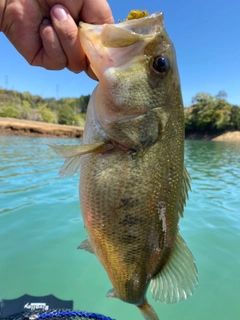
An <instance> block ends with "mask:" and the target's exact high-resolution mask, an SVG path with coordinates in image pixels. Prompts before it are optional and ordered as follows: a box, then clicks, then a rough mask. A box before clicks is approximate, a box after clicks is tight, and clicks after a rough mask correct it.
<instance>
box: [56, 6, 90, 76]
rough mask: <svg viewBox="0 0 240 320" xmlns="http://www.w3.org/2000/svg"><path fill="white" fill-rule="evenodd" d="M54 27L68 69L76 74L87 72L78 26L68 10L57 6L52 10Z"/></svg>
mask: <svg viewBox="0 0 240 320" xmlns="http://www.w3.org/2000/svg"><path fill="white" fill-rule="evenodd" d="M51 20H52V26H53V28H54V30H55V32H56V34H57V36H58V39H59V42H60V44H61V46H62V49H63V51H64V53H65V55H66V57H67V65H66V67H67V68H68V69H69V70H71V71H74V72H80V71H83V70H86V68H87V62H86V56H85V53H84V51H83V49H82V47H81V44H80V39H79V34H78V26H77V25H76V23H75V21H74V20H73V18H72V17H71V15H70V13H69V11H68V10H67V8H65V7H64V6H62V5H59V4H57V5H55V6H53V7H52V9H51Z"/></svg>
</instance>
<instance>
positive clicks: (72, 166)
mask: <svg viewBox="0 0 240 320" xmlns="http://www.w3.org/2000/svg"><path fill="white" fill-rule="evenodd" d="M49 146H50V147H51V148H52V149H53V150H54V151H55V152H56V153H57V154H58V155H59V156H60V157H61V158H65V159H66V160H65V162H64V164H63V166H62V168H61V169H60V171H59V175H60V177H70V176H72V175H73V174H74V173H76V172H77V170H78V169H79V167H80V158H81V156H82V155H83V154H87V153H94V152H105V151H107V150H110V149H112V148H113V146H112V145H111V144H108V143H105V142H99V143H93V144H82V145H79V146H68V145H53V144H49Z"/></svg>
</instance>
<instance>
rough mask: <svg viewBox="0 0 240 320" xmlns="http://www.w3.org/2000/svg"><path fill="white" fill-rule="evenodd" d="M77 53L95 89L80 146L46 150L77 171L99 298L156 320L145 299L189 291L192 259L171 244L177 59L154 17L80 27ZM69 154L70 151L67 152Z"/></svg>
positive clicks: (193, 279) (177, 176) (181, 173)
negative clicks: (103, 286) (98, 273)
mask: <svg viewBox="0 0 240 320" xmlns="http://www.w3.org/2000/svg"><path fill="white" fill-rule="evenodd" d="M80 39H81V44H82V47H83V49H84V51H85V52H86V55H87V57H88V59H89V62H90V66H91V68H92V70H93V71H94V73H95V74H96V76H97V77H98V79H99V84H98V85H97V87H96V88H95V90H94V92H93V94H92V96H91V99H90V102H89V106H88V112H87V119H86V125H85V132H84V139H83V145H82V146H75V147H74V146H72V147H71V146H69V147H66V148H65V147H64V146H53V148H54V149H55V151H56V152H57V153H58V154H59V155H60V156H62V157H65V158H67V160H66V162H65V165H64V166H63V168H62V171H61V173H62V175H69V174H72V173H74V172H75V171H76V170H77V169H78V167H79V165H80V168H81V178H80V203H81V210H82V214H83V219H84V224H85V227H86V229H87V232H88V235H89V238H88V239H87V240H84V241H83V242H82V244H81V245H80V246H79V248H81V249H85V250H88V251H90V252H92V253H94V254H95V255H96V256H97V258H98V259H99V261H100V262H101V264H102V265H103V267H104V268H105V270H106V272H107V274H108V276H109V279H110V281H111V283H112V285H113V289H111V290H110V291H109V292H108V294H107V296H109V297H117V298H119V299H121V300H123V301H125V302H128V303H131V304H134V305H136V306H137V307H138V308H139V309H140V311H141V312H142V314H143V316H144V318H145V319H147V320H157V319H159V318H158V316H157V314H156V313H155V311H154V310H153V308H152V307H151V306H150V305H149V304H148V302H147V299H146V291H147V289H148V287H149V285H150V287H151V292H152V295H153V298H154V299H155V300H156V301H159V302H163V303H175V302H179V301H181V300H184V299H186V298H188V297H189V296H190V295H192V293H193V291H194V289H195V287H196V285H197V269H196V266H195V262H194V258H193V256H192V254H191V252H190V250H189V249H188V248H187V246H186V244H185V242H184V241H183V239H182V238H181V236H180V235H179V228H178V222H179V218H180V217H182V216H183V209H184V206H185V202H186V198H187V194H188V190H189V189H190V179H189V176H188V173H187V171H186V169H185V167H184V113H183V103H182V96H181V89H180V81H179V75H178V69H177V63H176V58H175V51H174V47H173V44H172V42H171V41H170V39H169V37H168V35H167V33H166V31H165V28H164V24H163V15H162V13H155V14H153V15H150V16H147V17H144V18H141V19H137V20H129V21H125V22H122V23H119V24H116V25H101V26H94V25H89V24H85V23H80ZM67 148H70V149H67Z"/></svg>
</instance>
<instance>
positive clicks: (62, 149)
mask: <svg viewBox="0 0 240 320" xmlns="http://www.w3.org/2000/svg"><path fill="white" fill-rule="evenodd" d="M48 145H49V147H51V148H52V149H53V150H54V151H55V152H56V153H57V154H58V155H59V157H61V158H71V157H74V156H80V155H82V154H86V153H91V152H95V151H97V150H98V149H99V148H101V147H102V146H103V145H105V142H99V143H93V144H81V145H78V146H69V145H65V144H48Z"/></svg>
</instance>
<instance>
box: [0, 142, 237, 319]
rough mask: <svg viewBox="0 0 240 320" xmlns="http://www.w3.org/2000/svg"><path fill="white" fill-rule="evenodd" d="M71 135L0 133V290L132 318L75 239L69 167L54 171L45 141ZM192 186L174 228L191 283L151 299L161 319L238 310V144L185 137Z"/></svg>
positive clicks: (75, 205) (77, 224)
mask: <svg viewBox="0 0 240 320" xmlns="http://www.w3.org/2000/svg"><path fill="white" fill-rule="evenodd" d="M76 142H77V143H79V140H74V139H71V140H65V139H64V140H61V139H43V138H28V137H4V136H2V137H1V136H0V150H1V152H0V297H1V298H5V299H11V298H16V297H18V296H20V295H22V294H25V293H27V294H31V295H37V296H38V295H47V294H51V293H53V294H55V295H56V296H57V297H59V298H61V299H64V300H74V307H75V309H81V310H87V311H92V312H98V313H102V314H105V315H109V316H111V317H113V318H116V319H117V320H128V319H132V320H138V319H139V320H140V319H142V318H141V316H140V313H139V311H138V310H137V308H135V307H134V306H131V305H128V304H126V303H123V302H121V301H119V300H117V299H107V298H105V294H106V292H107V291H108V290H109V289H110V288H111V284H110V282H109V280H108V278H107V275H106V274H105V272H104V270H103V268H102V267H101V265H100V264H99V262H98V261H97V259H96V257H94V256H93V255H91V254H89V253H87V252H84V251H80V250H77V249H76V248H77V246H78V245H79V244H80V242H81V241H82V240H83V239H84V238H85V236H86V232H85V230H84V227H83V222H82V218H81V215H80V209H79V202H78V175H75V176H74V177H71V178H68V179H59V178H58V170H59V168H60V166H61V164H62V160H61V159H59V158H58V157H57V156H56V155H55V154H54V152H53V151H52V150H51V149H50V148H49V147H48V146H47V145H46V144H47V143H73V144H74V143H76ZM185 149H186V165H187V168H188V170H189V172H190V174H191V177H192V189H193V191H192V193H191V194H190V199H189V201H188V203H187V208H186V210H185V218H184V219H183V220H182V221H181V223H180V226H181V235H182V236H183V238H184V239H185V240H186V242H187V243H188V246H189V248H190V249H191V251H192V252H193V254H194V256H195V258H196V262H197V266H198V270H199V286H198V288H197V290H196V291H195V293H194V295H193V296H192V297H191V298H190V299H188V300H187V301H184V302H181V303H179V304H176V305H163V304H158V303H155V302H153V301H152V299H151V298H150V297H149V300H150V302H151V303H152V305H153V306H154V308H155V310H156V311H157V313H158V314H159V316H160V318H161V320H169V319H171V320H173V319H178V320H200V319H201V320H203V319H204V320H210V319H211V320H212V319H213V320H215V319H217V320H226V319H227V320H235V319H236V320H237V319H240V301H239V298H240V294H239V288H240V144H237V143H224V142H202V141H187V142H186V148H185Z"/></svg>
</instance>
